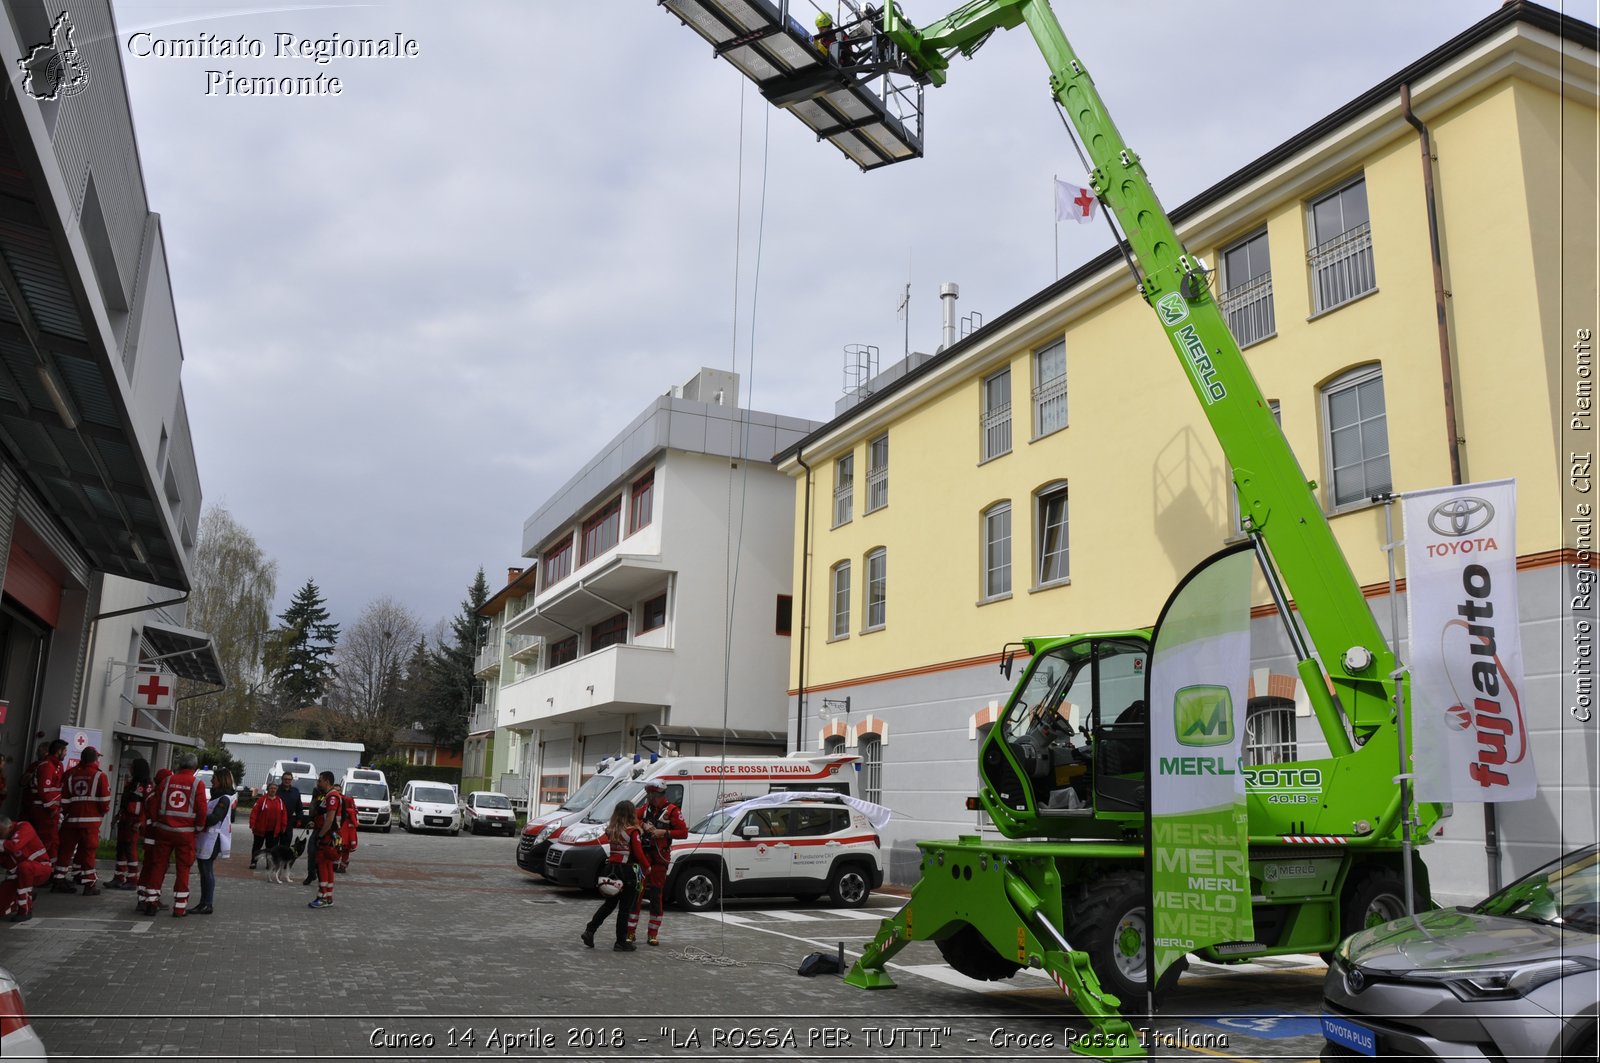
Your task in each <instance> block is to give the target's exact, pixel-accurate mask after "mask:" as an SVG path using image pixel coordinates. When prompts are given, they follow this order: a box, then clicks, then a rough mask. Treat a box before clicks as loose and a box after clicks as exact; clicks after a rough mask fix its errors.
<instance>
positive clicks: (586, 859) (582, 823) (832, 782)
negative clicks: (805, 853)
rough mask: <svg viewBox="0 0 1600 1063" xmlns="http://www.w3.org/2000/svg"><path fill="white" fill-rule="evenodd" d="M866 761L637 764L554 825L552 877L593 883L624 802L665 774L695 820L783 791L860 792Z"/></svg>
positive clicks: (821, 757) (670, 795)
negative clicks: (619, 805)
mask: <svg viewBox="0 0 1600 1063" xmlns="http://www.w3.org/2000/svg"><path fill="white" fill-rule="evenodd" d="M860 763H861V758H860V757H858V756H856V755H854V754H846V753H817V752H798V753H790V754H789V755H787V756H782V757H778V756H728V757H725V758H724V757H664V758H662V759H660V760H658V761H656V762H655V763H653V764H650V763H645V764H641V765H637V766H634V767H633V769H632V770H631V771H628V772H625V773H624V777H623V778H622V779H620V780H619V781H618V782H617V783H616V784H615V785H613V786H612V787H611V788H610V789H609V790H607V791H606V792H605V793H603V794H602V795H600V797H598V798H597V799H596V800H595V801H594V802H593V804H591V805H590V806H589V809H588V811H586V812H584V813H583V814H582V815H580V816H578V817H576V818H575V819H573V820H569V821H568V822H565V823H563V824H561V825H559V826H558V827H556V828H554V829H552V830H551V833H550V836H549V837H548V838H547V839H546V842H547V844H548V846H549V848H548V851H547V852H546V854H545V864H544V875H545V878H547V879H549V880H550V881H551V882H554V883H556V884H557V885H563V886H582V887H584V888H593V887H594V884H595V880H596V879H597V878H598V877H599V875H600V865H601V864H602V863H603V862H604V861H605V859H606V846H605V844H604V835H605V824H606V821H607V820H608V819H610V818H611V813H612V811H613V810H614V809H615V808H616V807H617V802H619V801H631V802H633V803H634V804H635V805H642V804H643V803H644V784H645V783H646V782H648V781H649V780H652V779H659V780H661V781H662V782H663V783H665V784H666V786H667V800H669V801H671V802H672V803H673V804H675V805H677V806H678V808H679V810H680V811H682V812H683V818H684V821H685V823H688V824H693V823H696V822H698V821H699V820H702V819H704V818H705V817H706V816H708V815H710V814H711V813H712V812H715V811H716V810H717V809H719V808H724V807H727V806H728V805H736V804H738V803H740V802H741V801H747V800H749V799H750V798H752V797H760V796H762V795H763V794H768V793H772V792H774V791H779V790H797V791H807V792H818V793H838V794H846V795H849V796H854V795H855V793H856V790H857V788H858V784H857V781H856V773H857V771H858V766H859V765H860Z"/></svg>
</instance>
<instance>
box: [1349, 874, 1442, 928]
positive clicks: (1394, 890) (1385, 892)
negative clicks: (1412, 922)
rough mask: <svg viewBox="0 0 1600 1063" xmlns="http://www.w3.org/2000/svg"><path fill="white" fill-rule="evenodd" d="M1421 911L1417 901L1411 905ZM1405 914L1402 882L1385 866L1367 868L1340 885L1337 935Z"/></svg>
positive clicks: (1385, 921)
mask: <svg viewBox="0 0 1600 1063" xmlns="http://www.w3.org/2000/svg"><path fill="white" fill-rule="evenodd" d="M1414 907H1416V909H1417V910H1418V911H1421V910H1422V908H1421V905H1420V904H1417V905H1414ZM1405 914H1406V883H1405V879H1403V878H1401V877H1400V874H1399V872H1397V871H1390V870H1388V869H1387V868H1384V869H1378V870H1373V871H1368V872H1366V873H1365V874H1364V875H1362V876H1361V877H1360V878H1358V879H1356V880H1355V881H1354V882H1351V883H1350V884H1348V885H1346V886H1345V888H1344V902H1343V903H1342V904H1340V905H1339V939H1340V940H1341V941H1342V940H1344V939H1345V938H1347V937H1349V936H1350V935H1351V934H1354V933H1355V932H1356V931H1358V930H1365V929H1367V927H1369V926H1377V925H1378V924H1379V923H1387V922H1388V921H1389V920H1391V919H1399V918H1401V917H1402V916H1404V915H1405Z"/></svg>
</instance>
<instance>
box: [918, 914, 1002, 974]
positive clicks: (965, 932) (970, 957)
mask: <svg viewBox="0 0 1600 1063" xmlns="http://www.w3.org/2000/svg"><path fill="white" fill-rule="evenodd" d="M934 944H935V945H937V946H938V947H939V955H941V956H943V957H944V962H945V963H948V964H949V965H950V966H951V967H952V968H954V969H955V971H956V972H957V973H958V974H964V975H966V976H967V977H968V978H975V979H977V980H978V981H980V982H996V981H999V980H1000V979H1002V978H1010V977H1011V976H1012V975H1014V974H1016V973H1017V972H1018V971H1020V970H1022V965H1021V964H1020V963H1015V962H1013V961H1011V960H1008V959H1006V958H1005V957H1004V956H1002V955H1000V954H999V953H998V952H996V951H995V949H994V946H993V945H991V944H989V942H988V940H987V939H986V938H985V937H984V936H983V935H982V934H980V933H978V928H977V927H975V926H973V925H972V924H971V923H963V924H961V929H960V930H957V931H956V932H955V933H954V934H951V935H950V936H949V937H947V938H940V939H939V940H938V941H935V942H934Z"/></svg>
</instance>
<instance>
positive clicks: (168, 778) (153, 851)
mask: <svg viewBox="0 0 1600 1063" xmlns="http://www.w3.org/2000/svg"><path fill="white" fill-rule="evenodd" d="M199 764H200V760H199V758H197V757H196V756H195V755H194V754H193V753H183V754H180V755H179V757H178V769H177V770H176V771H168V770H167V769H166V768H162V769H161V770H160V771H158V772H156V780H155V792H154V793H153V794H152V795H151V796H150V804H149V806H148V810H147V812H148V814H147V815H146V817H145V822H146V824H147V827H146V831H147V834H148V836H149V838H150V845H149V846H147V847H146V848H145V853H144V867H143V869H141V871H140V878H139V897H138V904H139V910H140V911H141V912H143V913H144V914H145V915H155V914H156V912H158V911H160V910H161V886H162V883H164V882H165V881H166V878H167V864H168V863H169V862H170V861H171V860H172V858H173V857H177V864H178V869H177V872H176V874H175V875H174V876H173V880H172V915H173V917H174V918H182V917H183V916H185V915H188V914H189V866H190V865H191V864H193V863H194V843H195V838H196V836H197V835H199V833H200V831H201V829H202V828H204V827H205V825H206V807H207V801H206V787H205V783H203V782H201V781H200V780H199V779H196V778H195V777H194V770H195V768H196V767H198V766H199Z"/></svg>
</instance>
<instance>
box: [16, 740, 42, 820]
mask: <svg viewBox="0 0 1600 1063" xmlns="http://www.w3.org/2000/svg"><path fill="white" fill-rule="evenodd" d="M49 757H50V743H48V742H40V743H39V748H38V749H35V750H34V751H33V759H32V760H30V761H28V763H27V766H26V767H24V768H23V769H22V793H21V794H20V795H19V800H20V801H21V803H20V804H19V805H17V818H18V819H19V820H28V813H29V812H31V811H33V803H34V801H35V800H36V799H37V795H35V794H34V792H33V782H34V776H35V774H36V773H37V772H38V770H39V765H40V764H43V763H44V762H45V761H46V760H48V759H49ZM29 822H32V821H31V820H29Z"/></svg>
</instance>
